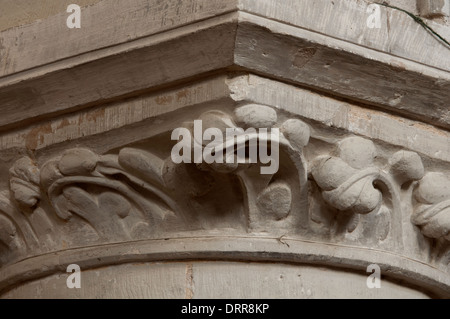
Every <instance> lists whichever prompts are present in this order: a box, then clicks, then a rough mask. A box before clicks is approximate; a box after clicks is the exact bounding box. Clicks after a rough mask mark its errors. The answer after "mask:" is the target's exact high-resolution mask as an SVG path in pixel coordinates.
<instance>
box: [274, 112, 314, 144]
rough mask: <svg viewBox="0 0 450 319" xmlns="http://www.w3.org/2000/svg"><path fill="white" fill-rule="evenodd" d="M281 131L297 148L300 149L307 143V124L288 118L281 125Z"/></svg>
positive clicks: (309, 134)
mask: <svg viewBox="0 0 450 319" xmlns="http://www.w3.org/2000/svg"><path fill="white" fill-rule="evenodd" d="M281 133H283V135H284V136H285V137H286V138H287V139H288V140H289V142H290V143H291V144H292V146H294V147H295V148H297V149H299V150H300V149H302V148H304V147H305V146H306V145H308V143H309V138H310V136H311V132H310V129H309V126H308V125H307V124H305V123H304V122H302V121H300V120H296V119H290V120H287V121H286V122H284V123H283V125H282V126H281Z"/></svg>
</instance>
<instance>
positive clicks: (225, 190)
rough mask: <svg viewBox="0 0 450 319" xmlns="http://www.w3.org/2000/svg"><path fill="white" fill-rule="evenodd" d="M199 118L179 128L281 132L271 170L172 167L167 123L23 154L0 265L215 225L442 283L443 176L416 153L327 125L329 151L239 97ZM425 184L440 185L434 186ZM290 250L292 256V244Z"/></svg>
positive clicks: (5, 205)
mask: <svg viewBox="0 0 450 319" xmlns="http://www.w3.org/2000/svg"><path fill="white" fill-rule="evenodd" d="M178 112H181V111H178ZM198 114H199V115H198V116H192V115H189V113H186V114H185V115H183V116H182V121H180V122H178V124H179V125H180V126H184V127H186V128H188V129H192V128H193V122H194V121H195V120H199V119H200V120H202V123H203V128H204V129H206V128H219V129H220V131H221V132H222V133H225V130H226V128H237V127H242V128H243V129H247V128H251V127H268V128H270V127H272V128H279V131H280V137H279V146H280V154H279V169H278V171H277V172H275V173H273V174H270V175H262V174H260V168H261V165H262V163H260V162H258V163H250V162H246V163H243V164H234V163H230V164H228V163H224V164H217V163H213V164H206V163H202V164H195V163H180V164H175V163H174V162H173V160H172V158H171V157H170V151H171V145H172V146H173V145H174V144H175V141H172V140H171V137H170V135H171V131H170V130H169V131H166V132H160V133H159V134H158V135H156V136H153V137H151V138H149V139H146V140H143V141H135V142H134V143H132V144H130V145H123V146H122V147H120V148H116V149H111V150H110V151H109V152H107V153H105V154H98V153H96V152H94V151H92V150H90V149H88V148H84V147H78V148H69V149H67V150H63V151H62V152H60V155H56V156H54V157H52V158H50V159H47V160H46V161H44V162H43V163H42V164H39V163H38V162H39V161H37V160H36V159H32V158H30V157H29V156H25V157H22V158H19V159H18V160H16V161H15V162H14V163H13V165H12V167H11V168H10V172H9V173H10V183H9V195H8V194H6V193H4V195H2V197H1V199H2V201H1V206H0V207H1V208H2V210H1V211H0V217H1V219H0V221H1V223H0V226H1V228H2V230H3V231H2V234H3V236H2V237H0V243H1V244H2V245H1V246H2V247H3V250H2V254H1V255H0V261H1V262H2V264H3V265H4V267H6V268H5V269H9V267H13V265H22V264H23V261H21V260H22V259H24V258H30V257H31V258H32V259H34V258H46V257H43V256H49V255H52V254H55V256H59V255H60V254H61V253H64V251H65V250H67V249H68V250H69V251H72V250H73V249H76V250H79V249H81V250H83V248H82V247H90V246H99V245H100V246H99V247H102V245H105V246H104V248H105V249H106V250H108V247H110V246H109V245H114V244H115V243H119V242H123V243H129V244H132V243H135V242H136V241H144V242H145V241H148V240H150V242H151V240H157V239H161V240H162V239H168V238H177V237H180V236H181V237H186V238H189V237H192V236H194V238H195V237H198V238H204V236H206V235H207V234H211V233H213V234H217V235H218V236H225V235H230V234H234V236H236V237H242V236H248V238H254V239H255V240H256V241H257V240H259V239H264V238H266V239H267V238H278V241H279V243H280V244H282V245H286V246H288V247H290V243H288V242H287V241H285V239H286V238H289V239H290V240H291V241H294V242H296V241H300V242H302V241H306V242H309V241H311V242H317V243H320V242H322V243H323V244H324V245H327V244H332V245H337V247H340V249H342V250H345V249H346V247H353V248H349V249H350V250H351V249H359V250H362V251H367V254H369V252H370V251H371V250H372V249H376V250H377V251H380V252H384V253H385V254H386V253H392V254H395V255H397V256H399V257H398V258H400V259H401V260H406V259H407V258H410V259H412V260H415V261H414V262H417V263H420V262H422V263H423V262H425V263H428V264H429V265H430V267H435V268H436V269H439V271H438V272H436V273H433V274H432V275H430V278H428V277H427V278H428V279H427V278H424V280H425V282H424V283H422V284H424V285H428V284H427V282H430V283H436V287H434V288H435V289H434V288H430V290H429V291H430V293H436V292H437V291H438V292H439V295H442V291H445V290H446V289H445V288H444V286H445V285H447V283H446V282H445V280H444V282H439V280H441V279H437V278H441V277H442V274H444V273H447V271H448V264H449V263H450V241H449V240H448V234H449V232H450V227H449V223H448V215H449V211H448V203H447V201H448V198H449V197H450V192H449V189H450V188H449V187H448V186H449V184H450V183H449V182H448V180H447V179H446V177H445V175H440V176H439V178H440V179H439V178H436V177H435V176H434V175H433V174H435V173H433V172H428V171H427V169H426V168H425V167H424V164H423V161H422V159H421V157H420V156H419V155H418V154H417V153H415V152H411V151H405V150H397V151H394V152H393V151H392V150H390V151H383V148H382V147H381V146H377V145H376V144H375V143H374V142H372V141H371V140H368V139H366V138H362V137H358V136H345V135H344V136H339V137H337V136H335V133H333V132H332V131H329V132H328V135H329V138H333V142H330V140H328V142H326V143H327V144H328V146H326V147H325V146H324V145H323V143H324V141H326V140H327V139H328V138H326V137H324V136H320V137H319V136H315V134H316V133H317V131H318V130H320V126H317V125H316V124H312V123H306V122H305V121H304V120H301V119H298V118H296V117H295V116H292V115H290V114H289V113H286V112H281V111H280V110H277V109H275V108H271V107H269V106H265V105H258V104H253V103H246V104H239V105H237V106H236V107H234V108H224V109H222V110H219V109H217V110H211V109H210V110H206V111H203V112H201V111H200V112H198ZM175 127H176V126H174V127H173V128H175ZM311 132H316V133H315V134H313V135H312V136H311V134H312V133H311ZM258 134H259V133H256V135H255V136H253V135H251V134H250V135H249V136H248V138H249V140H248V143H251V141H252V139H255V142H256V143H261V141H262V140H261V138H266V137H267V136H266V137H261V136H258ZM268 136H270V135H268ZM320 140H322V141H320ZM161 141H165V143H161ZM233 142H234V143H235V142H236V141H234V140H233ZM193 143H200V145H201V147H205V146H206V145H205V144H202V143H203V142H202V141H196V140H195V139H194V140H193ZM226 144H227V143H225V144H224V145H226ZM321 144H322V145H321ZM228 145H229V144H228ZM248 147H250V146H249V144H246V148H248ZM193 149H194V147H192V150H193ZM248 154H249V153H248V150H247V155H248ZM425 174H426V175H425ZM431 180H432V181H433V182H436V181H437V182H438V184H439V185H440V187H439V192H436V191H435V190H434V189H435V187H436V185H434V184H433V182H431ZM430 184H432V185H430ZM405 222H408V223H409V224H410V228H408V227H405ZM416 226H418V227H416ZM420 231H422V234H421V235H420ZM408 241H409V242H408ZM154 242H157V241H154ZM117 245H119V246H120V244H117ZM423 247H427V248H426V249H423ZM291 252H292V254H293V257H292V258H294V259H296V258H297V257H295V256H296V254H297V252H296V251H295V250H293V251H291ZM196 254H198V256H202V252H200V251H199V252H197V253H196ZM219 255H220V254H219V253H218V255H217V256H219ZM225 255H226V256H227V257H225V258H231V257H230V255H229V254H225ZM250 255H251V254H250ZM250 255H249V256H250ZM258 255H259V253H257V256H258ZM40 256H42V257H40ZM193 256H194V255H193ZM273 256H274V257H270V258H269V259H271V258H274V260H277V258H278V257H276V256H278V253H276V252H275V251H274V252H273ZM108 258H113V259H114V258H118V260H122V257H121V256H115V257H114V256H109V257H108ZM124 258H125V257H124ZM161 258H162V259H165V258H166V257H161ZM209 258H213V257H212V256H210V257H209ZM256 258H257V259H258V258H260V257H256ZM289 258H291V257H287V259H289ZM302 258H303V257H301V258H300V259H299V260H298V261H299V262H300V261H302V260H303V259H302ZM98 260H99V262H100V261H101V258H99V259H98ZM108 260H111V259H108ZM123 260H126V261H129V260H132V258H131V257H130V258H125V259H123ZM318 260H320V258H319V259H318ZM318 260H316V261H318ZM121 262H122V261H121ZM322 262H323V264H324V265H328V266H335V264H334V263H331V264H330V260H322ZM354 262H355V263H356V264H358V263H359V269H361V268H363V266H364V264H363V263H361V262H357V261H354ZM113 263H114V262H113ZM348 263H350V262H348ZM348 263H347V262H345V263H343V264H342V265H341V266H342V267H346V266H349V265H348ZM100 264H101V262H100V263H99V265H100ZM350 264H351V263H350ZM52 267H54V270H56V269H58V266H57V265H56V264H55V265H53V266H52ZM89 267H96V266H95V265H90V266H89ZM29 271H30V272H31V273H33V270H32V269H30V270H29ZM34 271H37V269H36V270H34ZM441 272H442V274H441ZM394 273H395V271H394ZM42 274H44V273H42ZM408 274H409V273H408ZM36 275H37V274H36ZM33 276H34V275H33ZM33 276H31V277H30V278H29V279H32V277H33ZM436 276H438V277H436ZM393 277H394V278H397V277H396V276H393ZM400 277H402V276H400ZM17 278H18V277H17ZM5 280H6V282H8V280H7V277H5ZM413 281H414V280H413ZM413 281H411V282H413ZM438 282H439V284H438ZM416 283H417V282H416ZM7 287H8V285H7V284H5V286H4V289H7ZM436 289H437V290H436Z"/></svg>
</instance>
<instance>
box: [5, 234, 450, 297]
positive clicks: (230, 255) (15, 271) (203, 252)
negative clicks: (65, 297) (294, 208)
mask: <svg viewBox="0 0 450 319" xmlns="http://www.w3.org/2000/svg"><path fill="white" fill-rule="evenodd" d="M186 260H210V261H214V260H216V261H217V260H222V261H252V262H277V263H293V264H307V265H314V266H317V267H333V268H337V269H339V268H343V269H352V270H354V271H356V272H361V273H366V268H367V266H368V265H370V264H378V265H379V266H380V268H381V270H382V274H383V276H386V277H388V278H391V279H394V280H400V281H404V282H406V283H408V284H410V285H413V286H419V287H422V289H423V290H424V291H426V292H428V293H432V294H436V295H438V296H439V297H441V298H449V297H450V278H449V276H448V275H447V274H446V273H443V272H441V271H439V270H437V269H435V268H433V267H430V266H429V265H426V264H424V263H422V262H420V261H415V260H412V259H410V258H405V257H403V256H401V255H396V254H392V253H390V252H385V251H380V250H375V249H364V248H358V247H349V246H342V245H337V244H324V243H316V242H308V241H301V240H295V239H292V238H289V237H286V238H285V237H283V238H282V240H280V239H279V238H270V237H256V236H249V237H232V238H230V237H214V236H208V237H192V238H178V239H166V240H164V239H163V240H150V241H141V242H130V243H121V244H110V245H102V246H93V247H86V248H80V249H71V250H66V251H60V252H55V253H51V254H46V255H42V256H37V257H33V258H29V259H26V260H23V261H20V262H17V263H15V264H13V265H9V266H6V267H4V268H2V271H1V272H0V293H2V294H4V293H5V292H7V291H8V290H10V289H11V288H12V287H14V286H16V285H18V284H23V283H24V282H27V281H30V280H34V279H38V278H42V277H46V276H50V275H51V274H56V273H61V272H63V273H64V272H65V271H66V268H67V266H68V265H70V264H73V263H76V264H78V265H79V266H80V267H81V269H84V270H88V269H94V268H98V267H102V266H107V265H118V264H125V263H138V262H168V261H186Z"/></svg>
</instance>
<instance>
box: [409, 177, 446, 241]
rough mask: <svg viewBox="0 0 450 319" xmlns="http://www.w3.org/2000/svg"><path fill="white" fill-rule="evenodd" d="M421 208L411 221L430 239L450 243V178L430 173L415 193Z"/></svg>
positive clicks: (418, 208)
mask: <svg viewBox="0 0 450 319" xmlns="http://www.w3.org/2000/svg"><path fill="white" fill-rule="evenodd" d="M415 198H416V199H417V201H418V202H419V206H418V207H416V210H415V211H414V213H413V216H412V218H411V221H412V222H413V224H415V225H417V226H419V227H420V228H421V230H422V233H423V234H424V235H425V236H427V237H430V238H435V239H440V238H445V239H446V240H447V241H450V178H448V177H447V176H445V175H444V174H442V173H428V174H427V175H425V177H424V178H423V179H422V180H421V181H420V183H419V186H418V187H417V189H416V192H415Z"/></svg>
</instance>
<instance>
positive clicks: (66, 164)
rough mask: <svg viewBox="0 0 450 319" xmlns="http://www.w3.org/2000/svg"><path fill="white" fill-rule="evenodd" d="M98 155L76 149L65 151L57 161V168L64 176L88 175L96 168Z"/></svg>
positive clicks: (86, 150)
mask: <svg viewBox="0 0 450 319" xmlns="http://www.w3.org/2000/svg"><path fill="white" fill-rule="evenodd" d="M97 161H98V155H97V154H95V153H94V152H92V151H90V150H88V149H84V148H76V149H71V150H68V151H66V152H65V153H64V154H63V155H62V157H61V160H60V161H59V164H58V168H59V170H60V171H61V173H62V174H64V175H66V176H77V175H90V174H91V172H93V171H94V170H95V167H96V166H97Z"/></svg>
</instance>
